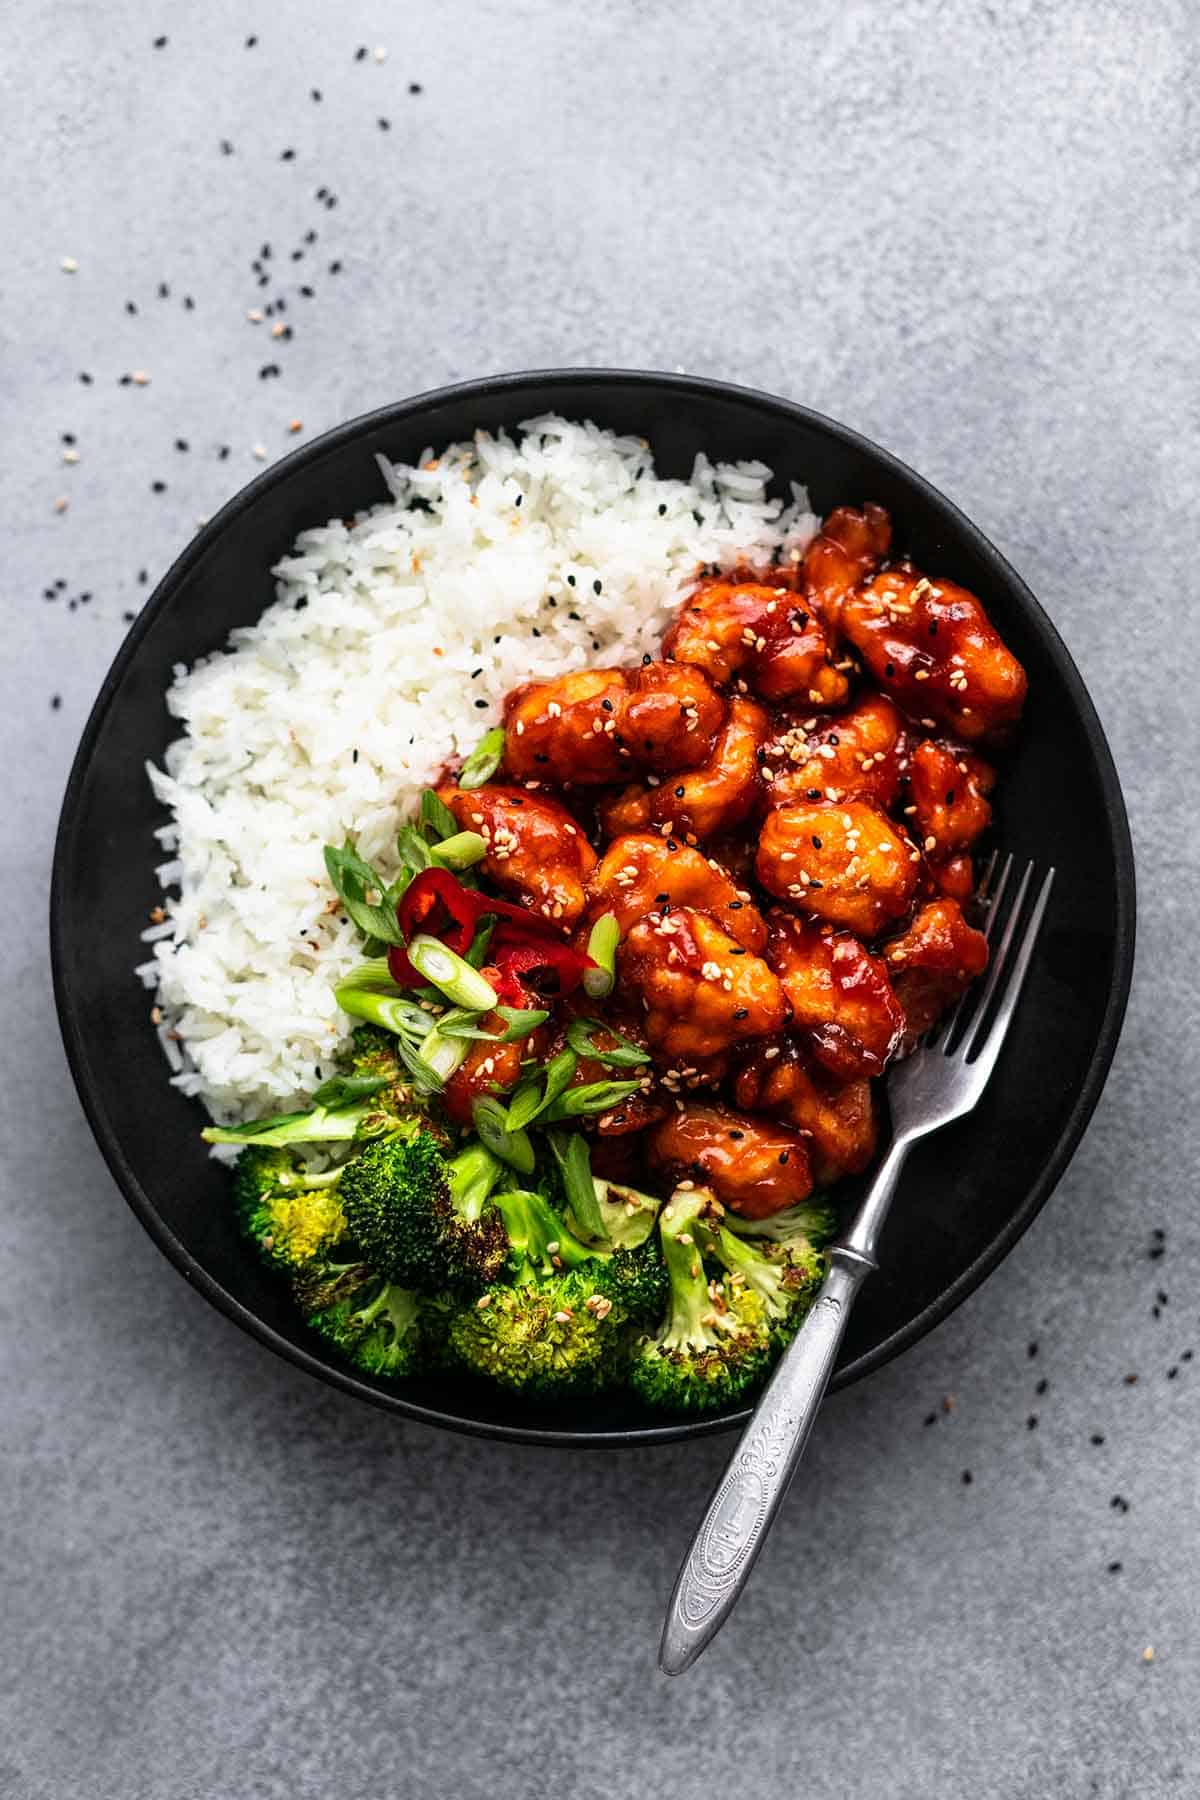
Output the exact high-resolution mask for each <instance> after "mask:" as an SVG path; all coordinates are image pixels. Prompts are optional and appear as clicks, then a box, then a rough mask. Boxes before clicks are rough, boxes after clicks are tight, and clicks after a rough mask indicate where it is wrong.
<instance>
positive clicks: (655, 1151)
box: [647, 1106, 812, 1219]
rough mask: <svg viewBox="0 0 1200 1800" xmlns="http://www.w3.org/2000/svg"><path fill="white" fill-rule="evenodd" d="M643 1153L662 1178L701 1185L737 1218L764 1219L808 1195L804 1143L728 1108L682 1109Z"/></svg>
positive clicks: (781, 1128)
mask: <svg viewBox="0 0 1200 1800" xmlns="http://www.w3.org/2000/svg"><path fill="white" fill-rule="evenodd" d="M647 1148H648V1150H649V1156H650V1161H651V1163H652V1164H653V1165H654V1167H655V1168H657V1169H660V1170H661V1171H662V1172H663V1173H664V1175H665V1176H666V1177H667V1179H669V1180H671V1181H679V1180H681V1179H682V1180H692V1181H698V1182H702V1183H704V1184H705V1185H706V1186H708V1187H711V1188H712V1190H713V1192H714V1193H715V1194H716V1196H717V1199H718V1200H719V1201H720V1202H721V1204H722V1206H727V1207H728V1208H729V1209H730V1211H731V1212H736V1213H740V1214H741V1215H742V1217H743V1218H747V1219H766V1218H769V1217H770V1215H771V1214H772V1213H776V1212H781V1211H782V1210H783V1208H784V1207H785V1206H796V1205H798V1204H799V1202H800V1201H801V1200H804V1199H807V1197H808V1195H809V1194H810V1193H811V1192H812V1173H811V1170H810V1167H809V1153H808V1144H807V1142H806V1140H805V1139H804V1138H803V1137H801V1136H800V1135H799V1133H798V1132H795V1131H789V1130H788V1129H787V1128H786V1127H785V1126H782V1125H775V1124H773V1123H771V1121H770V1120H767V1119H755V1118H750V1117H749V1116H748V1115H747V1114H745V1113H740V1112H735V1111H734V1110H733V1108H732V1107H728V1106H685V1107H684V1109H683V1111H682V1112H677V1113H673V1114H672V1115H671V1117H670V1118H668V1119H666V1120H664V1122H663V1123H662V1124H661V1125H658V1126H656V1127H655V1129H654V1130H653V1131H652V1132H651V1133H650V1136H649V1138H648V1140H647Z"/></svg>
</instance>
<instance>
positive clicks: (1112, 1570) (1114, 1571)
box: [1108, 1562, 1123, 1575]
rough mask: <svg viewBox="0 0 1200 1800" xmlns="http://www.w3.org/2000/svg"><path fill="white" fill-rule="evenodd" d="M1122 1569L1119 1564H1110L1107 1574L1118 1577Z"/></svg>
mask: <svg viewBox="0 0 1200 1800" xmlns="http://www.w3.org/2000/svg"><path fill="white" fill-rule="evenodd" d="M1122 1567H1123V1565H1122V1564H1121V1563H1119V1562H1110V1563H1109V1565H1108V1572H1109V1574H1110V1575H1119V1574H1120V1573H1121V1569H1122Z"/></svg>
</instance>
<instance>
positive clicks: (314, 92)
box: [309, 88, 321, 103]
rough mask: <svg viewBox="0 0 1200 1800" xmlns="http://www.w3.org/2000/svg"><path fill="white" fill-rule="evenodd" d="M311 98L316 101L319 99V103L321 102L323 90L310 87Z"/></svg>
mask: <svg viewBox="0 0 1200 1800" xmlns="http://www.w3.org/2000/svg"><path fill="white" fill-rule="evenodd" d="M309 98H310V99H311V100H316V101H317V102H318V103H319V102H320V99H321V90H320V88H310V89H309Z"/></svg>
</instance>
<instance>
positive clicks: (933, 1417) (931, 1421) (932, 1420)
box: [921, 1412, 937, 1425]
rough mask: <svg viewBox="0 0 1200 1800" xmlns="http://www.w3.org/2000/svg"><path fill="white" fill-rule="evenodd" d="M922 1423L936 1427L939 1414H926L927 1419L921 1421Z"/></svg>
mask: <svg viewBox="0 0 1200 1800" xmlns="http://www.w3.org/2000/svg"><path fill="white" fill-rule="evenodd" d="M921 1423H922V1425H936V1424H937V1414H936V1413H935V1412H931V1413H926V1414H925V1417H924V1418H923V1419H922V1420H921Z"/></svg>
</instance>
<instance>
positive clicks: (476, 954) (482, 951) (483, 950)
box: [467, 913, 496, 969]
mask: <svg viewBox="0 0 1200 1800" xmlns="http://www.w3.org/2000/svg"><path fill="white" fill-rule="evenodd" d="M495 929H496V915H495V913H483V914H482V915H481V917H480V920H479V923H478V925H477V926H476V927H475V936H474V937H473V938H472V939H471V948H470V949H469V950H468V951H467V961H468V962H469V963H470V965H471V967H472V968H473V969H482V967H483V965H484V963H485V962H486V961H487V953H488V945H489V944H490V943H491V941H492V933H493V931H495Z"/></svg>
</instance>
